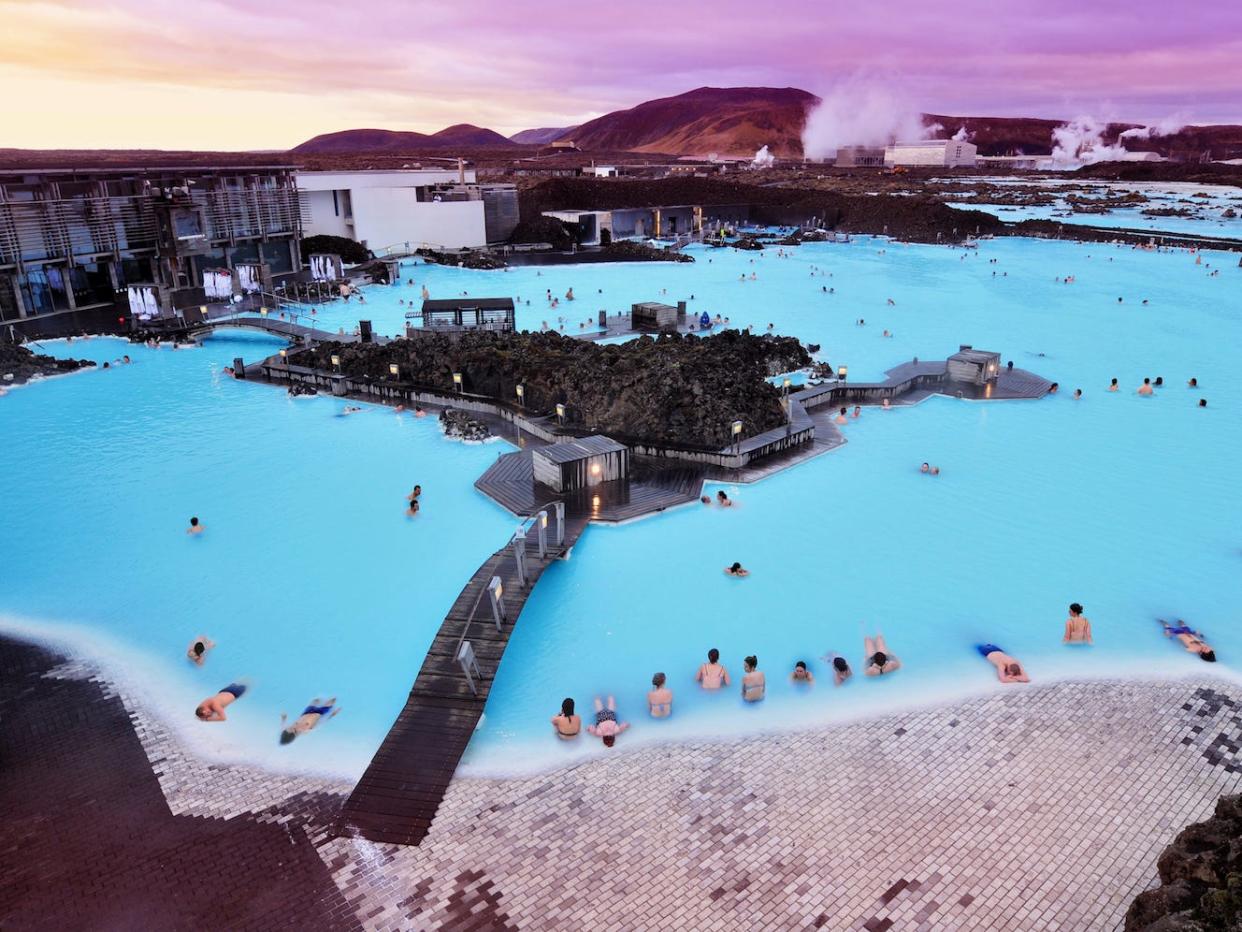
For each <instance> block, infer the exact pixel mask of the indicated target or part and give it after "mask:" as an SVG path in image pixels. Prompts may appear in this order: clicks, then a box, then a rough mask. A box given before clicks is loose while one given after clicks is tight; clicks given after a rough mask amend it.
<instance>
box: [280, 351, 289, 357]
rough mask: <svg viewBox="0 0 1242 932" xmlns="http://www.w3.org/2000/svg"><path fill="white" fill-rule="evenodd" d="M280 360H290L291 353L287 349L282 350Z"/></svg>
mask: <svg viewBox="0 0 1242 932" xmlns="http://www.w3.org/2000/svg"><path fill="white" fill-rule="evenodd" d="M280 358H281V359H288V358H289V351H288V350H287V349H282V350H281V351H280Z"/></svg>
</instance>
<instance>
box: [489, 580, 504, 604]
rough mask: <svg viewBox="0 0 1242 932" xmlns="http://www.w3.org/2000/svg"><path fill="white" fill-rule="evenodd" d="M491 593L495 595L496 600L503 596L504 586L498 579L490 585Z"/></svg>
mask: <svg viewBox="0 0 1242 932" xmlns="http://www.w3.org/2000/svg"><path fill="white" fill-rule="evenodd" d="M492 591H493V592H495V593H496V598H498V599H499V598H500V597H501V596H502V595H504V594H505V584H504V583H503V582H501V581H500V577H499V576H497V577H496V581H495V582H493V583H492Z"/></svg>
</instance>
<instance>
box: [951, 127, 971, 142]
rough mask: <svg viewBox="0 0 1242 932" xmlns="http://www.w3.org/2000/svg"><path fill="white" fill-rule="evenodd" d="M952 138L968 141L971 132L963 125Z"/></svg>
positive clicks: (958, 140)
mask: <svg viewBox="0 0 1242 932" xmlns="http://www.w3.org/2000/svg"><path fill="white" fill-rule="evenodd" d="M951 138H952V139H953V141H954V142H966V141H967V140H969V139H970V133H968V132H966V127H965V126H963V127H962V128H961V129H959V130H958V131H957V132H956V133H954V134H953V136H952V137H951Z"/></svg>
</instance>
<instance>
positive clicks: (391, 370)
mask: <svg viewBox="0 0 1242 932" xmlns="http://www.w3.org/2000/svg"><path fill="white" fill-rule="evenodd" d="M388 374H389V375H391V376H392V377H393V378H394V379H395V378H396V377H397V376H398V375H400V374H401V367H400V366H398V365H397V364H396V363H395V362H390V363H389V364H388Z"/></svg>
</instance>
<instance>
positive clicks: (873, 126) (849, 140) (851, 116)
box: [802, 78, 940, 159]
mask: <svg viewBox="0 0 1242 932" xmlns="http://www.w3.org/2000/svg"><path fill="white" fill-rule="evenodd" d="M822 96H823V100H822V102H821V103H820V104H819V106H817V107H816V108H815V109H814V110H812V111H811V112H810V113H809V114H808V115H807V118H806V128H805V129H804V130H803V131H802V151H803V152H805V153H806V156H807V158H812V159H822V158H827V157H828V156H830V155H832V154H833V153H835V152H836V151H837V149H839V148H841V147H842V146H886V145H888V144H889V143H891V142H896V141H897V140H902V141H907V140H908V141H914V140H918V139H925V138H927V137H928V136H929V135H931V131H932V130H933V127H927V126H924V125H923V116H922V114H921V113H919V111H918V108H917V107H915V106H914V104H913V103H911V101H910V100H909V98H907V97H906V95H905V94H903V93H901V92H900V91H898V90H897V89H896V88H893V87H891V86H888V85H885V84H883V83H881V82H878V81H869V80H866V79H863V78H850V79H848V80H845V81H842V82H841V83H839V84H837V85H836V86H835V87H833V88H832V89H831V90H830V91H829V92H828V93H827V94H824V95H822ZM939 128H940V127H938V126H937V127H934V129H939Z"/></svg>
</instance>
